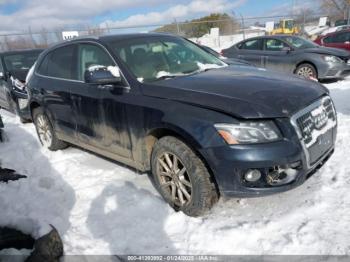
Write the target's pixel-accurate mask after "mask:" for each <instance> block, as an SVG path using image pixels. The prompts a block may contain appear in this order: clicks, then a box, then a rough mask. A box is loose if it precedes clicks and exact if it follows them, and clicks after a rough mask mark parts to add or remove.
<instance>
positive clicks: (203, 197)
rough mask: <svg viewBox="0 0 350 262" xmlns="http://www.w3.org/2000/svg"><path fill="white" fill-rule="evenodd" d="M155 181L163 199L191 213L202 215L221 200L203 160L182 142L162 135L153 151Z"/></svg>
mask: <svg viewBox="0 0 350 262" xmlns="http://www.w3.org/2000/svg"><path fill="white" fill-rule="evenodd" d="M152 173H153V182H154V184H155V186H156V188H157V189H158V191H159V192H160V194H161V195H162V196H163V197H164V199H165V200H166V201H167V202H168V203H169V204H170V205H171V206H172V207H173V208H174V209H175V210H181V211H183V212H184V213H185V214H186V215H189V216H200V215H202V214H204V213H205V212H207V211H208V210H209V209H210V208H211V207H212V206H213V205H214V204H215V203H216V202H217V200H218V193H217V190H216V188H215V184H214V183H213V181H212V178H211V176H210V174H209V172H208V170H207V168H206V167H205V165H204V163H203V162H202V160H201V159H200V158H199V157H198V156H197V155H196V154H195V153H194V152H193V151H192V150H191V149H190V148H189V147H188V146H187V145H186V144H185V143H183V142H182V141H180V140H179V139H177V138H175V137H170V136H168V137H163V138H161V139H160V140H159V141H157V142H156V144H155V146H154V148H153V152H152Z"/></svg>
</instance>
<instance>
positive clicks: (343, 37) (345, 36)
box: [323, 32, 350, 44]
mask: <svg viewBox="0 0 350 262" xmlns="http://www.w3.org/2000/svg"><path fill="white" fill-rule="evenodd" d="M348 41H350V33H349V32H346V33H341V34H336V35H331V36H328V37H326V38H325V39H323V42H324V43H327V44H328V43H345V42H348Z"/></svg>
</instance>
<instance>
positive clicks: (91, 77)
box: [84, 66, 122, 85]
mask: <svg viewBox="0 0 350 262" xmlns="http://www.w3.org/2000/svg"><path fill="white" fill-rule="evenodd" d="M84 80H85V83H89V84H99V85H117V84H121V83H122V78H121V75H120V72H119V68H118V67H116V66H108V67H105V66H92V67H90V68H89V69H88V70H86V71H85V73H84Z"/></svg>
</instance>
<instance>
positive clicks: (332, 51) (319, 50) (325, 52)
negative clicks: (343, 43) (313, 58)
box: [303, 46, 350, 57]
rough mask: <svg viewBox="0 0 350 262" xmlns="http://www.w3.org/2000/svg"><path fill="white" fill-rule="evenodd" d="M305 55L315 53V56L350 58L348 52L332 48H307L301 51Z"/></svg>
mask: <svg viewBox="0 0 350 262" xmlns="http://www.w3.org/2000/svg"><path fill="white" fill-rule="evenodd" d="M303 51H304V52H306V53H316V54H322V55H333V56H338V57H350V52H348V51H346V50H343V49H339V48H332V47H323V46H320V47H315V48H308V49H304V50H303Z"/></svg>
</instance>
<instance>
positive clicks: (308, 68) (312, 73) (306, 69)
mask: <svg viewBox="0 0 350 262" xmlns="http://www.w3.org/2000/svg"><path fill="white" fill-rule="evenodd" d="M295 74H297V75H298V76H303V77H305V78H307V79H310V78H314V79H318V76H317V70H316V68H315V67H314V66H313V65H311V64H308V63H304V64H301V65H299V66H298V67H297V69H296V70H295Z"/></svg>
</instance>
